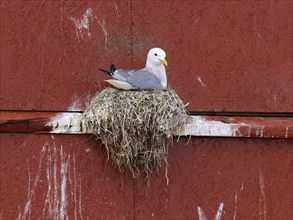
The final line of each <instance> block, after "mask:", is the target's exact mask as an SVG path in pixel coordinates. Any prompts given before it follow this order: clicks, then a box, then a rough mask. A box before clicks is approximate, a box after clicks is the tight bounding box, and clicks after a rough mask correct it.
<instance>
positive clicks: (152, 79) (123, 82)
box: [99, 48, 168, 90]
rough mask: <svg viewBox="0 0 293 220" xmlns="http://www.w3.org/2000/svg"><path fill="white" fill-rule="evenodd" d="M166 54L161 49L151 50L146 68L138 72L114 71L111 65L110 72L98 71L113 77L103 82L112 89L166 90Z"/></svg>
mask: <svg viewBox="0 0 293 220" xmlns="http://www.w3.org/2000/svg"><path fill="white" fill-rule="evenodd" d="M165 58H166V53H165V51H164V50H162V49H161V48H152V49H151V50H150V51H149V53H148V55H147V60H146V66H145V68H143V69H139V70H124V69H118V70H116V68H115V66H114V65H113V64H112V65H111V67H110V71H106V70H103V69H100V68H99V70H101V71H102V72H105V73H107V74H109V75H110V76H112V77H113V79H109V80H105V81H106V82H108V83H110V84H111V85H113V86H114V87H116V88H118V89H123V90H131V89H158V90H164V89H166V88H167V75H166V69H165V66H167V65H168V63H167V61H166V59H165Z"/></svg>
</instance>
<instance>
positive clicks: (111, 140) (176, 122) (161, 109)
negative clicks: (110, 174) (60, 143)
mask: <svg viewBox="0 0 293 220" xmlns="http://www.w3.org/2000/svg"><path fill="white" fill-rule="evenodd" d="M83 117H84V119H83V121H84V122H85V126H86V128H87V129H90V130H93V131H94V134H95V135H96V136H97V137H98V138H99V139H101V140H102V143H103V144H104V145H105V146H106V149H107V154H108V158H111V159H112V161H113V162H114V164H115V165H117V166H118V167H119V169H120V170H122V171H125V170H126V171H130V172H131V173H132V174H133V176H134V177H136V176H137V175H138V174H140V173H143V172H145V173H147V174H149V173H151V172H152V171H154V169H155V168H157V167H160V166H161V163H162V161H164V162H166V163H167V153H168V145H169V144H170V143H171V142H172V140H173V135H174V134H178V133H180V130H181V129H183V127H184V125H185V124H187V123H189V122H190V121H191V117H190V116H189V115H188V114H187V112H186V110H185V108H184V105H183V103H182V101H181V99H180V98H179V97H178V96H177V94H176V93H175V91H173V90H171V89H168V90H166V91H159V90H149V91H143V90H142V91H122V90H117V89H112V88H108V89H105V90H103V91H102V92H100V93H98V94H97V95H96V96H95V97H94V98H93V99H92V100H91V102H90V104H89V106H88V107H87V109H86V110H85V111H84V113H83ZM166 166H167V164H166Z"/></svg>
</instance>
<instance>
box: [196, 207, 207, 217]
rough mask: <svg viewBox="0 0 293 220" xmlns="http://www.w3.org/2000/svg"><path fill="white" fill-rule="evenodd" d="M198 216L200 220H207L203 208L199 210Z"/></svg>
mask: <svg viewBox="0 0 293 220" xmlns="http://www.w3.org/2000/svg"><path fill="white" fill-rule="evenodd" d="M197 214H198V219H199V220H207V217H206V215H205V214H204V211H203V210H202V208H201V207H198V208H197Z"/></svg>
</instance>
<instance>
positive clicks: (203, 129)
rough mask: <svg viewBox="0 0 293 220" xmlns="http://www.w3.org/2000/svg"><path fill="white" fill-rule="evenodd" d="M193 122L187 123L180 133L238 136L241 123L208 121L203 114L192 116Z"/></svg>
mask: <svg viewBox="0 0 293 220" xmlns="http://www.w3.org/2000/svg"><path fill="white" fill-rule="evenodd" d="M192 118H193V120H194V121H193V123H190V124H187V125H186V126H185V129H184V131H182V133H180V135H195V136H217V137H227V136H233V137H235V136H239V134H240V132H239V128H240V127H241V126H243V124H234V123H224V122H221V121H208V120H206V119H205V117H203V116H193V117H192Z"/></svg>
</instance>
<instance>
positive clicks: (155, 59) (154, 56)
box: [147, 47, 168, 66]
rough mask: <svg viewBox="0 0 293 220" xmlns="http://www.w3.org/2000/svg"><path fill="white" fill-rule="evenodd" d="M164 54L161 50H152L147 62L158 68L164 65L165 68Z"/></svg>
mask: <svg viewBox="0 0 293 220" xmlns="http://www.w3.org/2000/svg"><path fill="white" fill-rule="evenodd" d="M165 58H166V53H165V51H163V50H162V49H161V48H157V47H156V48H152V49H151V50H150V51H149V53H148V57H147V62H149V63H151V64H152V65H156V66H160V65H162V64H163V65H165V66H167V65H168V63H167V60H166V59H165Z"/></svg>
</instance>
